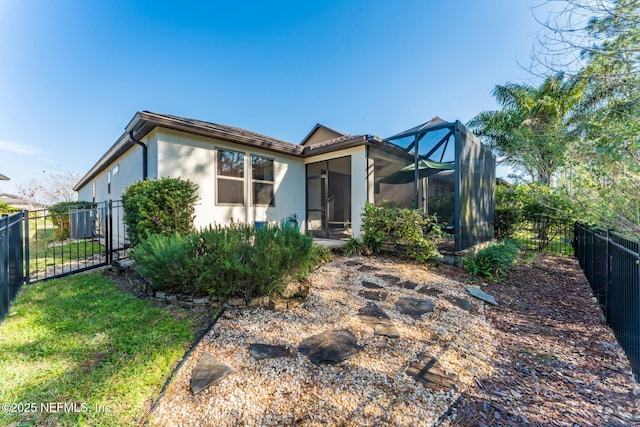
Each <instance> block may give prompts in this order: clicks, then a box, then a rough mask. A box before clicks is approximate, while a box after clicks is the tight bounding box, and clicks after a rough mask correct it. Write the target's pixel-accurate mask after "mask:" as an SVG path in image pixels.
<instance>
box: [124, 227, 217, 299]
mask: <svg viewBox="0 0 640 427" xmlns="http://www.w3.org/2000/svg"><path fill="white" fill-rule="evenodd" d="M199 240H200V237H199V236H198V234H197V233H195V232H192V233H189V234H177V233H176V234H173V235H170V236H165V235H162V234H154V235H151V236H149V237H148V238H147V239H145V240H142V241H141V242H139V243H138V244H137V245H136V246H135V247H134V248H133V250H132V252H131V256H132V257H133V258H134V259H135V260H136V262H137V263H138V271H139V272H140V274H142V275H143V276H145V277H148V278H150V279H151V281H152V286H153V288H154V289H157V290H161V291H168V292H174V293H185V294H198V293H200V294H203V295H204V294H205V293H203V292H198V289H197V287H196V279H197V278H198V276H199V274H200V273H201V271H200V268H199V267H200V265H199V262H198V248H199V243H200V242H199Z"/></svg>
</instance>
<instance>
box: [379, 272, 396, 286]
mask: <svg viewBox="0 0 640 427" xmlns="http://www.w3.org/2000/svg"><path fill="white" fill-rule="evenodd" d="M376 276H377V277H379V278H381V279H382V280H385V281H387V282H389V283H391V284H396V283H398V282H399V281H400V278H399V277H398V276H394V275H392V274H376Z"/></svg>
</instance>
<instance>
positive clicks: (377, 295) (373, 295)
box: [358, 291, 387, 301]
mask: <svg viewBox="0 0 640 427" xmlns="http://www.w3.org/2000/svg"><path fill="white" fill-rule="evenodd" d="M358 295H360V296H361V297H363V298H366V299H370V300H373V301H384V300H386V299H387V293H386V292H382V291H360V292H358Z"/></svg>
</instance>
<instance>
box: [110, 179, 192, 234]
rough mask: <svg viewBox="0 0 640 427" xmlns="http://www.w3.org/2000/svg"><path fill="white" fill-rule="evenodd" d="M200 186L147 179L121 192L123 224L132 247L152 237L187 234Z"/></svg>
mask: <svg viewBox="0 0 640 427" xmlns="http://www.w3.org/2000/svg"><path fill="white" fill-rule="evenodd" d="M198 199H199V196H198V185H197V184H195V183H193V182H191V181H188V180H187V181H185V180H182V179H180V178H162V179H159V180H144V181H140V182H137V183H135V184H133V185H130V186H129V187H127V188H126V189H125V190H124V192H123V193H122V205H123V207H124V217H123V220H124V223H125V224H126V225H127V227H128V228H127V230H128V233H129V238H130V239H131V244H132V245H134V246H135V245H136V244H138V243H139V242H140V241H142V240H143V239H145V238H146V237H147V236H149V235H152V234H162V235H172V234H175V233H180V234H185V233H188V232H190V231H191V230H192V229H193V219H194V217H195V215H194V212H195V203H196V201H198Z"/></svg>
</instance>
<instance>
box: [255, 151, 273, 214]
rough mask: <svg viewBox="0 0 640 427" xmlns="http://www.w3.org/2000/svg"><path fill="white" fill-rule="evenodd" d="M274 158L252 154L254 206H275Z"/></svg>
mask: <svg viewBox="0 0 640 427" xmlns="http://www.w3.org/2000/svg"><path fill="white" fill-rule="evenodd" d="M273 176H274V174H273V159H269V158H266V157H261V156H251V192H252V196H253V198H252V204H253V205H254V206H275V198H274V180H273Z"/></svg>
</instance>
